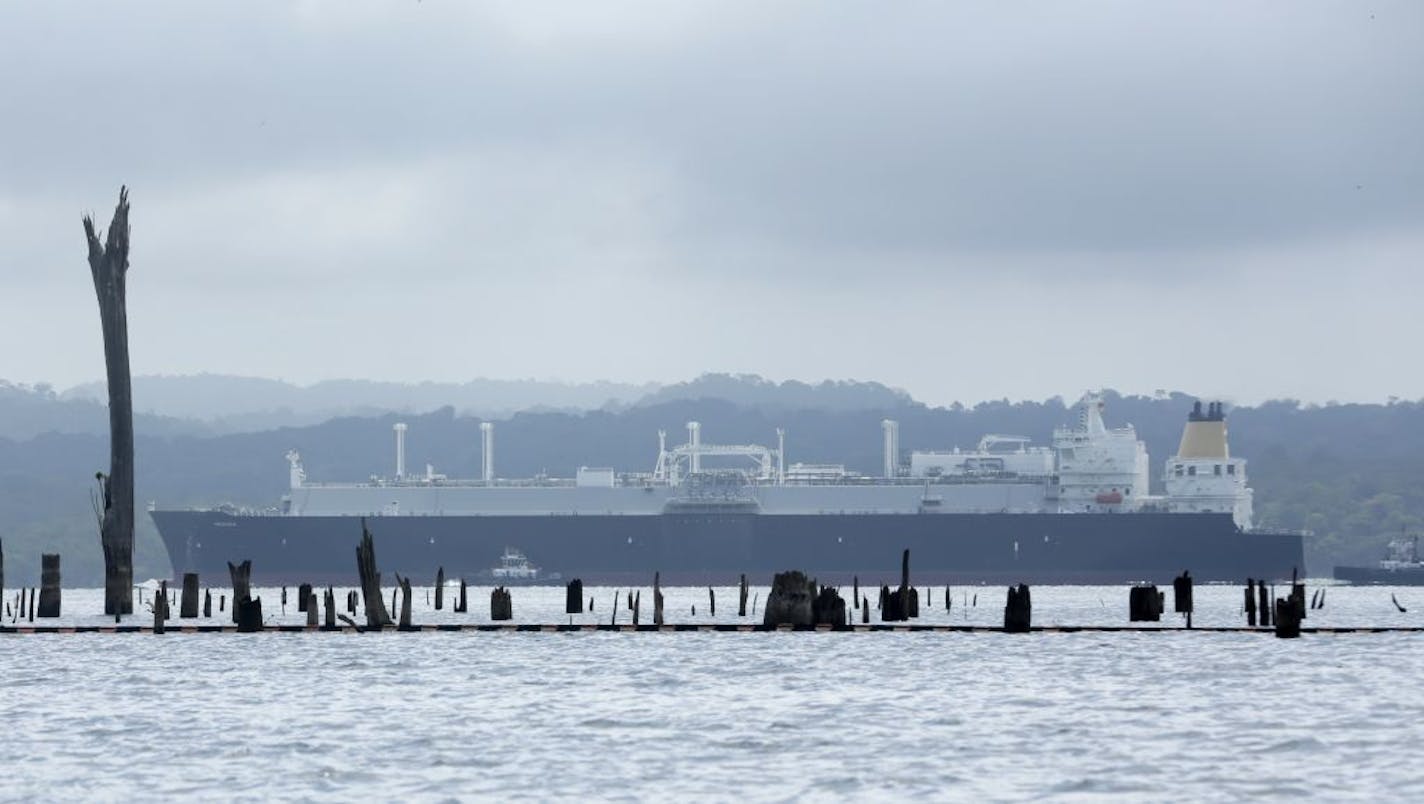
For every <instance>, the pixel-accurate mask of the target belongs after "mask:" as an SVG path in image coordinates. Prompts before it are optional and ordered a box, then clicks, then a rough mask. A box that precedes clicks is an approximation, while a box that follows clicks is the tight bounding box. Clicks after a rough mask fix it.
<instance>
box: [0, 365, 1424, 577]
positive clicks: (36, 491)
mask: <svg viewBox="0 0 1424 804" xmlns="http://www.w3.org/2000/svg"><path fill="white" fill-rule="evenodd" d="M808 387H815V386H808ZM832 391H833V392H834V393H835V394H839V395H840V396H841V397H842V398H843V399H844V400H850V399H855V398H857V396H859V398H863V399H868V400H871V401H872V403H871V404H869V405H865V406H856V405H853V404H847V403H845V402H844V401H843V402H841V403H838V404H834V405H833V404H826V405H823V406H821V407H815V406H813V405H812V404H811V403H814V401H815V398H814V395H812V398H811V400H810V403H808V402H807V400H806V399H804V398H798V397H797V396H796V394H802V393H803V392H802V391H801V389H793V392H792V394H790V395H789V396H788V397H783V399H787V398H789V399H792V400H794V402H793V403H789V404H777V396H776V393H775V391H774V390H769V389H766V388H760V389H753V391H752V392H750V393H748V394H745V395H743V398H742V399H741V400H740V401H730V400H728V399H724V398H718V397H715V396H702V397H692V396H681V397H679V396H677V395H671V396H668V397H666V398H661V397H660V398H654V399H649V400H647V401H646V403H643V404H637V405H633V406H629V407H624V408H620V409H601V410H588V411H576V412H560V411H531V412H522V413H516V414H514V415H512V416H509V417H508V418H504V419H501V420H499V421H497V423H496V427H495V443H496V452H495V455H496V467H495V468H496V471H497V474H498V475H499V476H501V477H528V476H533V475H536V474H547V475H552V476H561V477H569V476H572V475H573V474H574V472H575V471H576V470H577V468H578V467H579V466H613V467H616V468H618V469H619V470H620V471H651V469H652V467H653V464H654V461H655V459H656V457H657V455H656V452H657V431H658V430H659V429H662V430H666V431H667V432H668V441H669V443H670V444H676V443H681V442H682V441H683V439H684V433H685V431H684V425H685V423H686V422H688V421H690V420H696V421H699V422H701V423H702V438H703V441H704V442H705V443H763V444H768V445H774V444H775V440H776V435H775V432H776V428H778V427H781V428H784V429H785V430H786V434H787V436H786V438H787V460H788V462H795V461H802V462H806V463H841V464H845V465H846V466H847V468H849V469H851V470H853V471H860V472H864V473H866V474H877V473H878V472H879V468H880V466H881V429H880V421H881V419H883V418H887V417H888V418H894V419H896V420H898V421H899V422H900V445H901V449H902V451H904V452H908V451H910V450H912V449H943V448H951V447H954V446H959V447H961V448H966V449H967V448H972V447H973V446H974V445H975V444H976V443H977V442H978V440H979V438H980V437H981V436H982V435H984V434H987V433H1004V434H1018V435H1024V436H1028V437H1031V438H1032V439H1033V440H1034V441H1035V442H1037V443H1040V444H1046V443H1047V442H1048V441H1049V438H1050V435H1051V432H1052V430H1053V428H1054V427H1056V426H1060V425H1063V424H1067V423H1069V422H1070V421H1071V420H1072V419H1073V418H1074V413H1073V411H1072V404H1073V402H1074V401H1075V400H1068V401H1066V402H1065V401H1064V400H1062V399H1057V398H1055V399H1050V400H1046V401H1042V402H1016V403H1011V402H1008V401H1006V400H1004V401H997V402H986V403H982V404H979V405H975V406H972V407H964V406H958V405H956V406H951V407H929V406H926V405H923V404H920V403H917V402H915V401H913V400H912V399H910V398H909V397H908V396H907V395H903V394H901V393H899V392H894V391H891V390H890V389H885V388H884V387H883V386H873V387H869V388H865V389H858V390H857V389H854V388H849V387H844V388H840V389H832ZM748 398H750V399H752V400H753V402H752V403H748V402H747V399H748ZM1106 399H1107V410H1106V420H1107V422H1108V425H1109V426H1113V427H1116V426H1122V425H1124V424H1127V423H1131V424H1133V425H1134V426H1135V427H1136V428H1137V431H1138V434H1139V436H1140V437H1141V438H1142V439H1143V440H1144V441H1145V442H1146V443H1147V446H1148V449H1149V451H1150V454H1151V457H1152V478H1153V486H1154V490H1159V491H1160V489H1161V474H1162V465H1163V463H1164V462H1165V461H1166V459H1167V458H1168V457H1169V456H1171V455H1172V454H1173V453H1174V452H1175V451H1176V447H1177V440H1178V438H1179V437H1180V434H1181V428H1182V424H1183V422H1184V421H1185V419H1186V415H1187V412H1188V411H1189V410H1190V408H1191V405H1192V402H1193V401H1195V398H1194V397H1190V396H1186V395H1183V394H1171V395H1158V396H1154V397H1144V396H1121V395H1118V394H1115V393H1111V392H1109V393H1107V394H1106ZM60 402H62V400H60ZM396 421H404V422H406V423H407V425H408V426H409V431H408V434H407V454H408V465H409V466H410V467H411V469H412V471H413V472H417V473H418V472H421V471H423V470H424V467H425V465H426V464H430V465H432V466H433V467H434V470H435V471H437V472H440V473H443V474H446V475H448V476H451V477H474V476H476V475H478V473H479V466H480V432H479V425H480V422H481V420H480V419H479V418H476V417H472V416H465V415H460V414H457V412H456V411H455V409H454V408H451V407H444V408H440V409H437V410H434V411H430V412H426V413H420V414H410V413H403V414H394V413H385V414H380V415H372V416H351V417H340V418H334V419H330V420H328V421H324V422H321V423H318V424H312V425H307V426H300V427H280V428H274V429H269V430H262V431H258V432H244V433H230V434H223V435H206V434H201V433H191V432H184V431H182V429H181V428H177V429H176V430H168V431H165V430H163V429H162V428H157V429H148V430H147V431H145V429H144V428H140V435H139V437H138V441H137V445H136V455H137V464H138V476H137V494H138V506H139V509H140V512H141V513H140V516H139V533H138V546H137V551H136V555H135V565H136V566H135V570H136V577H138V578H147V577H164V576H166V575H167V574H168V572H169V566H168V561H167V556H166V554H165V552H164V550H163V547H162V543H161V542H160V541H159V540H158V538H157V534H156V531H155V530H154V528H153V525H152V522H151V521H150V520H149V519H148V517H147V516H145V515H144V514H143V513H142V511H143V510H144V509H145V508H146V505H147V503H148V502H149V501H153V502H155V503H157V504H159V505H161V506H162V507H165V508H168V507H185V506H210V505H215V504H219V503H231V504H234V505H239V506H245V507H268V506H274V505H276V504H277V502H278V500H279V498H280V497H281V495H282V494H283V493H284V491H285V488H286V485H287V479H288V478H287V467H286V463H285V461H284V459H283V456H284V454H285V453H286V452H287V451H288V450H290V449H297V450H298V451H300V452H301V454H302V457H303V459H304V463H305V466H306V470H307V474H308V476H309V477H310V478H311V479H312V480H316V481H359V480H364V479H366V478H368V477H370V476H371V475H389V474H392V473H393V471H394V469H393V463H394V458H393V454H394V441H393V436H392V432H391V428H392V425H393V424H394V423H395V422H396ZM1229 427H1230V434H1231V449H1232V452H1233V454H1235V455H1239V456H1242V457H1245V458H1246V459H1247V460H1248V476H1249V478H1250V481H1251V485H1252V486H1253V487H1254V488H1255V494H1256V497H1255V507H1256V521H1257V524H1258V525H1260V526H1263V527H1276V528H1293V529H1306V530H1308V531H1310V535H1309V537H1308V539H1307V556H1306V559H1307V564H1308V567H1309V570H1310V572H1311V573H1313V574H1316V575H1324V574H1328V573H1329V571H1330V569H1331V567H1332V566H1333V565H1334V564H1336V563H1362V562H1363V563H1370V562H1373V561H1374V560H1375V559H1377V558H1378V557H1379V556H1380V554H1381V552H1382V549H1383V546H1384V544H1385V543H1386V542H1387V541H1389V540H1390V539H1391V538H1394V537H1397V536H1398V535H1399V534H1400V533H1401V532H1404V531H1415V530H1418V529H1419V528H1420V526H1421V519H1424V491H1421V490H1420V486H1419V483H1418V480H1419V478H1420V476H1421V472H1424V405H1421V404H1420V403H1415V402H1391V403H1390V404H1348V405H1327V406H1303V405H1299V404H1297V403H1294V402H1271V403H1267V404H1264V405H1260V406H1256V407H1242V408H1236V409H1234V410H1230V411H1229ZM107 446H108V445H107V438H106V437H105V436H104V435H102V434H98V433H94V432H44V433H40V434H35V435H30V436H28V437H22V438H0V539H3V542H4V550H5V556H6V562H5V565H6V577H7V582H9V583H11V584H12V585H14V584H18V583H23V582H25V580H23V579H25V578H26V577H27V576H26V573H32V574H37V572H38V567H39V553H40V552H42V551H44V552H59V553H61V554H62V555H63V556H64V574H65V579H66V583H71V584H79V583H98V582H99V580H101V579H102V556H101V555H100V552H99V546H98V536H97V530H96V524H95V520H94V515H93V511H92V509H91V503H90V495H91V493H92V488H93V478H94V472H95V471H96V470H97V469H100V468H102V467H104V466H105V465H106V463H105V461H106V456H107ZM9 579H13V580H9Z"/></svg>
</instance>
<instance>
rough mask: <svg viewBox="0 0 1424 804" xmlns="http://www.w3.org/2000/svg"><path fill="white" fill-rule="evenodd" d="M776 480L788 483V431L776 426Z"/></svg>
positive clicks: (782, 483) (780, 483) (779, 483)
mask: <svg viewBox="0 0 1424 804" xmlns="http://www.w3.org/2000/svg"><path fill="white" fill-rule="evenodd" d="M776 482H777V484H778V485H785V483H786V431H785V430H783V429H781V428H780V427H778V428H776Z"/></svg>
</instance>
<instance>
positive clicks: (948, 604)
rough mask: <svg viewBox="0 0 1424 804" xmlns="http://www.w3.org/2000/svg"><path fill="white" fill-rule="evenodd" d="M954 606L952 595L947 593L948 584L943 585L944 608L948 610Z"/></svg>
mask: <svg viewBox="0 0 1424 804" xmlns="http://www.w3.org/2000/svg"><path fill="white" fill-rule="evenodd" d="M953 606H954V597H953V596H952V595H951V594H950V593H949V584H945V585H944V610H945V611H949V610H950V609H951V608H953Z"/></svg>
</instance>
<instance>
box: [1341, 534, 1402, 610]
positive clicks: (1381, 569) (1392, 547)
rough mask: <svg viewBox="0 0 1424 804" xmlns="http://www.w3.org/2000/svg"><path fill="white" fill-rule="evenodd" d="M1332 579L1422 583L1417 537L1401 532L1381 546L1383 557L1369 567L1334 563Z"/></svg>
mask: <svg viewBox="0 0 1424 804" xmlns="http://www.w3.org/2000/svg"><path fill="white" fill-rule="evenodd" d="M1335 579H1336V580H1339V581H1350V582H1351V583H1374V584H1390V585H1396V586H1424V561H1420V560H1419V537H1418V536H1413V537H1405V536H1401V537H1400V538H1398V539H1395V540H1393V541H1391V542H1390V543H1389V546H1388V547H1386V548H1385V554H1384V558H1382V559H1380V561H1379V563H1378V564H1376V565H1375V566H1373V567H1339V566H1337V567H1336V568H1335ZM1396 605H1398V604H1396Z"/></svg>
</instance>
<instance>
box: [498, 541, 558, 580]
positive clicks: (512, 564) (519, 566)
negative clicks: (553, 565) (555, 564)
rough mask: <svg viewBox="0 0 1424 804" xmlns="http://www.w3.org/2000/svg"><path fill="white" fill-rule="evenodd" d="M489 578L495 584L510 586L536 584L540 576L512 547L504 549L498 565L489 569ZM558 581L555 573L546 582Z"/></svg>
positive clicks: (523, 556) (522, 555) (522, 554)
mask: <svg viewBox="0 0 1424 804" xmlns="http://www.w3.org/2000/svg"><path fill="white" fill-rule="evenodd" d="M489 577H490V578H491V579H492V580H493V581H494V582H495V583H497V584H500V585H502V586H511V585H527V584H533V583H538V581H539V577H540V576H539V568H538V567H536V566H534V565H533V564H531V563H529V558H528V556H526V555H524V553H522V552H520V551H519V550H516V549H514V548H513V547H506V548H504V554H503V555H501V556H500V557H499V563H498V564H496V565H495V566H493V567H491V568H490V569H489ZM558 579H559V575H558V574H557V573H555V574H553V575H550V576H549V577H548V580H558Z"/></svg>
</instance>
